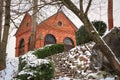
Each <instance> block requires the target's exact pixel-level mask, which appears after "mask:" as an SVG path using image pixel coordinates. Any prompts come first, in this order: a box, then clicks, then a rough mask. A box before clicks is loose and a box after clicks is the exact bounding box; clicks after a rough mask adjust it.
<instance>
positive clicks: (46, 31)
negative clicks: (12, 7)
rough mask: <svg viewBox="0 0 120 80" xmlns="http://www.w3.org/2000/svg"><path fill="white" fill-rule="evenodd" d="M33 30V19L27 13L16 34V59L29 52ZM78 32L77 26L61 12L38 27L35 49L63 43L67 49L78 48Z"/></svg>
mask: <svg viewBox="0 0 120 80" xmlns="http://www.w3.org/2000/svg"><path fill="white" fill-rule="evenodd" d="M31 28H32V18H31V16H30V15H29V13H26V15H25V16H24V18H23V20H22V22H21V24H20V27H19V29H18V31H17V32H16V34H15V36H16V48H15V49H16V54H15V56H16V57H18V56H19V55H22V54H24V53H26V52H27V51H29V45H30V36H31ZM76 31H77V28H76V26H75V25H74V24H73V23H72V22H71V21H70V20H69V19H68V18H67V16H66V15H65V14H64V13H63V12H62V11H60V12H58V13H56V14H54V15H53V16H51V17H49V18H48V19H46V20H45V21H43V22H41V23H40V24H39V25H37V31H36V42H35V49H38V48H40V47H43V46H44V45H46V44H55V43H63V44H65V45H66V47H67V48H72V47H74V46H76V39H75V32H76Z"/></svg>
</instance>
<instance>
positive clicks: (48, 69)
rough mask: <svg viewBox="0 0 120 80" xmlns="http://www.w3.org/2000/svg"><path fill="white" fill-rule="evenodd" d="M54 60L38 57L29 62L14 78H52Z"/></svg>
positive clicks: (42, 79)
mask: <svg viewBox="0 0 120 80" xmlns="http://www.w3.org/2000/svg"><path fill="white" fill-rule="evenodd" d="M54 71H55V69H54V65H53V62H51V61H49V60H45V59H37V60H35V61H32V62H30V63H29V64H27V65H26V66H25V67H24V68H23V70H22V71H20V72H19V73H18V75H17V76H16V77H15V78H14V79H15V80H52V78H53V77H54Z"/></svg>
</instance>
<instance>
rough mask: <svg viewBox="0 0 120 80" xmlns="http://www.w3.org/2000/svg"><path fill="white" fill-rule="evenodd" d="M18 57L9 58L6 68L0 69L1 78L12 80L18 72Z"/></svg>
mask: <svg viewBox="0 0 120 80" xmlns="http://www.w3.org/2000/svg"><path fill="white" fill-rule="evenodd" d="M17 70H18V58H7V59H6V68H5V69H4V70H2V71H0V80H11V79H12V77H13V76H15V75H16V74H17Z"/></svg>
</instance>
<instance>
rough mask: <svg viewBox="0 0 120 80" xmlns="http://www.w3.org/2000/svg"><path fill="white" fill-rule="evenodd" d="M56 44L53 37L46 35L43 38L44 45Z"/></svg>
mask: <svg viewBox="0 0 120 80" xmlns="http://www.w3.org/2000/svg"><path fill="white" fill-rule="evenodd" d="M55 43H56V39H55V37H54V36H53V35H51V34H48V35H46V36H45V45H47V44H55Z"/></svg>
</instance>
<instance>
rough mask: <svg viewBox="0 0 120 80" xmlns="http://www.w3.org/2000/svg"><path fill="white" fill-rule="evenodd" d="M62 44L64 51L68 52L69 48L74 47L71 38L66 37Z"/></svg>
mask: <svg viewBox="0 0 120 80" xmlns="http://www.w3.org/2000/svg"><path fill="white" fill-rule="evenodd" d="M63 43H64V46H65V49H66V50H70V49H71V48H73V47H74V43H73V41H72V39H71V38H68V37H66V38H65V39H64V40H63Z"/></svg>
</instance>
